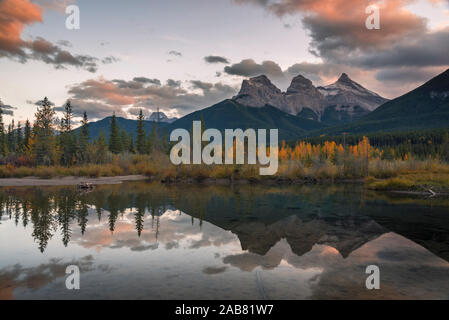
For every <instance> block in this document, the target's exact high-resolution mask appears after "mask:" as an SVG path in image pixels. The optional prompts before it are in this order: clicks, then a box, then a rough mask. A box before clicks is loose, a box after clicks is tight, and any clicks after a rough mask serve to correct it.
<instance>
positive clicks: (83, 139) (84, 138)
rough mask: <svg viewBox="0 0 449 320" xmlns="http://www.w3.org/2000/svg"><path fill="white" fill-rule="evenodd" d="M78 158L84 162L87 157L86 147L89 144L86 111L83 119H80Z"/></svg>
mask: <svg viewBox="0 0 449 320" xmlns="http://www.w3.org/2000/svg"><path fill="white" fill-rule="evenodd" d="M79 141H80V158H81V161H82V162H84V163H86V162H87V160H88V157H87V153H88V150H87V147H88V146H89V120H88V119H87V113H86V112H85V111H84V114H83V120H81V130H80V137H79Z"/></svg>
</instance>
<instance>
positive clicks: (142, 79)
mask: <svg viewBox="0 0 449 320" xmlns="http://www.w3.org/2000/svg"><path fill="white" fill-rule="evenodd" d="M133 81H137V82H141V83H151V84H156V85H158V86H160V85H161V80H159V79H149V78H145V77H135V78H134V79H133Z"/></svg>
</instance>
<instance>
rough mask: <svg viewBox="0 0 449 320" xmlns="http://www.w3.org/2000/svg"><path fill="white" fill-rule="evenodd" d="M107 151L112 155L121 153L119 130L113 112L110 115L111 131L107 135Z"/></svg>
mask: <svg viewBox="0 0 449 320" xmlns="http://www.w3.org/2000/svg"><path fill="white" fill-rule="evenodd" d="M109 151H111V152H112V153H114V154H118V153H120V152H121V151H122V142H121V137H120V130H119V127H118V124H117V118H116V116H115V112H114V113H113V114H112V118H111V129H110V133H109Z"/></svg>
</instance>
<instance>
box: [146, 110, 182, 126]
mask: <svg viewBox="0 0 449 320" xmlns="http://www.w3.org/2000/svg"><path fill="white" fill-rule="evenodd" d="M176 120H178V118H169V117H167V115H166V114H165V113H163V112H162V111H159V112H153V113H152V114H151V115H150V116H149V117H148V121H156V122H157V121H159V122H164V123H172V122H175V121H176Z"/></svg>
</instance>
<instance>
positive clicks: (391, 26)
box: [234, 0, 427, 58]
mask: <svg viewBox="0 0 449 320" xmlns="http://www.w3.org/2000/svg"><path fill="white" fill-rule="evenodd" d="M234 2H235V3H237V4H252V5H258V6H262V7H264V8H265V9H266V10H268V11H269V12H271V13H273V14H275V15H276V16H279V17H283V16H286V15H292V14H301V15H302V17H303V18H302V22H303V25H304V27H305V28H306V29H307V30H308V31H309V34H310V37H311V38H312V42H311V51H312V52H314V53H316V54H317V55H319V56H321V57H323V56H326V57H329V58H330V57H332V58H336V57H344V54H345V53H347V52H348V51H352V50H356V49H362V50H365V49H374V50H379V49H380V48H385V47H388V46H389V45H390V44H391V43H393V42H394V41H397V40H399V39H402V38H404V37H406V36H415V35H417V34H419V33H423V32H425V31H426V29H427V27H426V22H427V21H426V19H425V18H423V17H419V16H417V15H415V14H414V13H412V12H410V11H409V10H408V9H407V8H406V6H407V5H408V4H409V3H410V1H408V0H389V1H383V2H377V3H376V5H377V6H378V7H379V8H380V11H381V28H380V30H375V31H374V32H373V30H368V29H367V28H365V20H366V18H367V17H368V14H366V13H365V9H366V7H367V6H368V5H369V4H370V3H368V2H367V1H366V0H350V1H348V0H329V1H323V0H235V1H234Z"/></svg>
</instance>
